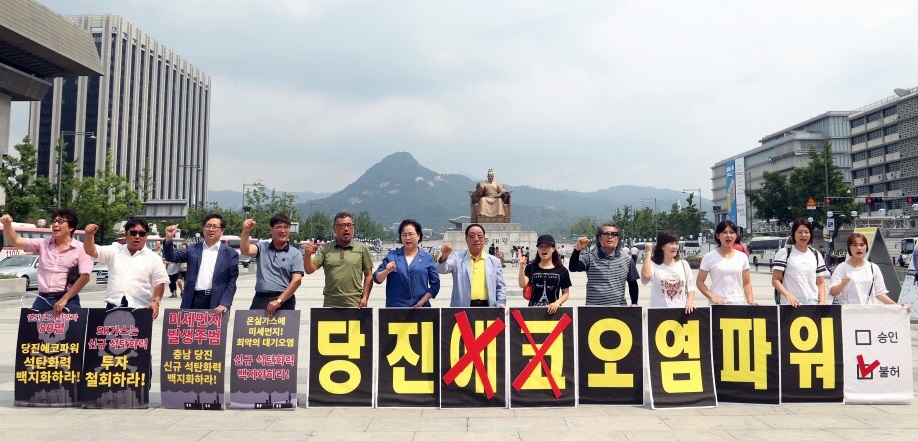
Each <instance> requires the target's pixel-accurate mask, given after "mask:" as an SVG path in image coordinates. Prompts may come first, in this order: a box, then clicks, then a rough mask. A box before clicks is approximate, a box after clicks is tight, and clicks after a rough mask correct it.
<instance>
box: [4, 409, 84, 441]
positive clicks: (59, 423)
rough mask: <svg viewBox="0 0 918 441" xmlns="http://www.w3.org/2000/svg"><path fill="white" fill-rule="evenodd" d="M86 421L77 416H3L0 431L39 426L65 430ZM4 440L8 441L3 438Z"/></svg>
mask: <svg viewBox="0 0 918 441" xmlns="http://www.w3.org/2000/svg"><path fill="white" fill-rule="evenodd" d="M85 421H86V417H83V416H79V415H57V414H52V415H41V416H37V415H36V414H29V416H28V417H23V418H16V417H15V416H13V415H4V416H3V417H2V418H0V429H27V428H29V427H35V425H36V424H40V425H41V427H54V428H57V429H65V428H68V427H73V426H79V425H81V424H82V423H83V422H85ZM3 438H4V439H10V438H6V437H5V436H4V437H3Z"/></svg>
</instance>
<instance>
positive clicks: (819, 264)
mask: <svg viewBox="0 0 918 441" xmlns="http://www.w3.org/2000/svg"><path fill="white" fill-rule="evenodd" d="M774 271H784V279H782V280H781V283H782V284H784V287H785V288H787V290H788V291H790V293H791V294H793V295H794V297H797V300H799V301H800V302H801V303H803V304H804V305H817V304H819V289H818V287H817V286H816V278H817V277H823V276H825V275H828V274H829V270H827V269H826V262H825V261H824V260H823V258H822V255H821V254H819V253H818V252H813V251H812V250H810V249H809V248H807V250H806V251H800V250H798V249H797V248H796V247H791V248H790V255H789V256H788V249H787V248H784V249H781V250H778V252H777V253H775V260H774V262H773V264H772V272H774ZM781 304H782V305H786V304H787V299H786V298H784V296H781Z"/></svg>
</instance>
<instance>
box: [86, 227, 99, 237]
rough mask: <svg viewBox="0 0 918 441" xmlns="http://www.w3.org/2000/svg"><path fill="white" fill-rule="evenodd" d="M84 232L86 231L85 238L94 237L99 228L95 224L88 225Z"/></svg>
mask: <svg viewBox="0 0 918 441" xmlns="http://www.w3.org/2000/svg"><path fill="white" fill-rule="evenodd" d="M84 231H86V235H87V236H95V234H96V233H98V232H99V226H98V225H96V224H89V225H87V226H86V228H84Z"/></svg>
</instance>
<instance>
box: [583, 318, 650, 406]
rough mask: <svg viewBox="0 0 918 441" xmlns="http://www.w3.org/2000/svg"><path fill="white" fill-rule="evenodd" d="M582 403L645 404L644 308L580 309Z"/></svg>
mask: <svg viewBox="0 0 918 441" xmlns="http://www.w3.org/2000/svg"><path fill="white" fill-rule="evenodd" d="M577 335H578V336H579V337H578V340H577V347H578V351H577V354H578V358H577V365H578V366H579V380H580V381H579V382H578V387H579V391H580V401H579V402H580V404H644V380H643V378H644V377H643V375H644V357H643V347H644V343H643V342H644V333H643V327H642V319H641V308H620V307H597V306H583V307H579V308H577Z"/></svg>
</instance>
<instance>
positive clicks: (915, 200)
mask: <svg viewBox="0 0 918 441" xmlns="http://www.w3.org/2000/svg"><path fill="white" fill-rule="evenodd" d="M905 200H906V201H908V203H909V204H918V196H909V197H907V198H905Z"/></svg>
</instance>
